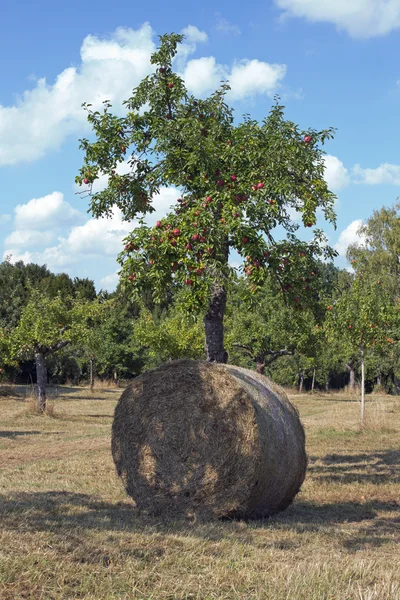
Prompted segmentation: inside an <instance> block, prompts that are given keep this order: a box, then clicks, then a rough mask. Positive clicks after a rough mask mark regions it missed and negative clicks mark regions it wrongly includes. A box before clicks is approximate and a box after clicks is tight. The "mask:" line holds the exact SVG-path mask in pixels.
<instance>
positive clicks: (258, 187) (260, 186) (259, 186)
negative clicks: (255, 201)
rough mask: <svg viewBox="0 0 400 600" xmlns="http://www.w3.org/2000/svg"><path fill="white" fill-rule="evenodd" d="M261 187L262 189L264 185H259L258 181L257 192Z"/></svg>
mask: <svg viewBox="0 0 400 600" xmlns="http://www.w3.org/2000/svg"><path fill="white" fill-rule="evenodd" d="M263 187H264V184H263V183H261V181H260V183H257V189H258V190H262V188H263Z"/></svg>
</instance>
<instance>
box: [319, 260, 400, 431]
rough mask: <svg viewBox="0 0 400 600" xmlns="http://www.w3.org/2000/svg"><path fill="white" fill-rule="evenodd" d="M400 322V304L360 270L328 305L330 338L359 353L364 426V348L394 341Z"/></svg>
mask: <svg viewBox="0 0 400 600" xmlns="http://www.w3.org/2000/svg"><path fill="white" fill-rule="evenodd" d="M355 266H356V265H355ZM398 323H399V304H398V302H397V301H394V300H393V298H392V296H391V295H390V294H389V293H388V291H387V290H386V289H385V287H384V286H383V284H382V281H381V280H377V279H376V278H375V279H373V278H372V277H371V278H370V277H367V276H366V275H364V273H363V271H362V270H357V271H356V273H355V276H354V279H353V282H352V284H351V285H350V287H348V288H347V289H346V290H344V291H343V293H342V295H341V297H340V298H338V299H337V300H336V301H335V302H334V303H333V304H331V305H328V307H327V320H326V330H327V335H328V338H330V339H331V340H339V342H340V343H341V345H342V347H343V348H344V351H345V353H346V354H347V355H348V356H354V355H355V353H358V355H359V357H360V363H361V426H363V424H364V415H365V352H366V350H368V349H370V348H376V349H378V348H381V349H382V348H385V347H388V345H389V346H390V345H393V344H394V343H395V338H396V337H397V333H396V332H397V330H398Z"/></svg>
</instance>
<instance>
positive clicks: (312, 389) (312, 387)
mask: <svg viewBox="0 0 400 600" xmlns="http://www.w3.org/2000/svg"><path fill="white" fill-rule="evenodd" d="M314 387H315V367H314V371H313V374H312V382H311V391H312V392H313V391H314Z"/></svg>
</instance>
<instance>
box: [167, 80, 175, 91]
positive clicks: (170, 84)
mask: <svg viewBox="0 0 400 600" xmlns="http://www.w3.org/2000/svg"><path fill="white" fill-rule="evenodd" d="M168 87H169V89H170V90H172V88H173V87H174V84H173V83H172V81H170V83H169V84H168Z"/></svg>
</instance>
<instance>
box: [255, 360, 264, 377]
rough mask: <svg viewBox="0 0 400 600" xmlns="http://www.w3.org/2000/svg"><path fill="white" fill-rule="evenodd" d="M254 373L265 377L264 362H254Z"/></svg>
mask: <svg viewBox="0 0 400 600" xmlns="http://www.w3.org/2000/svg"><path fill="white" fill-rule="evenodd" d="M256 371H257V373H260V375H265V362H256Z"/></svg>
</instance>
